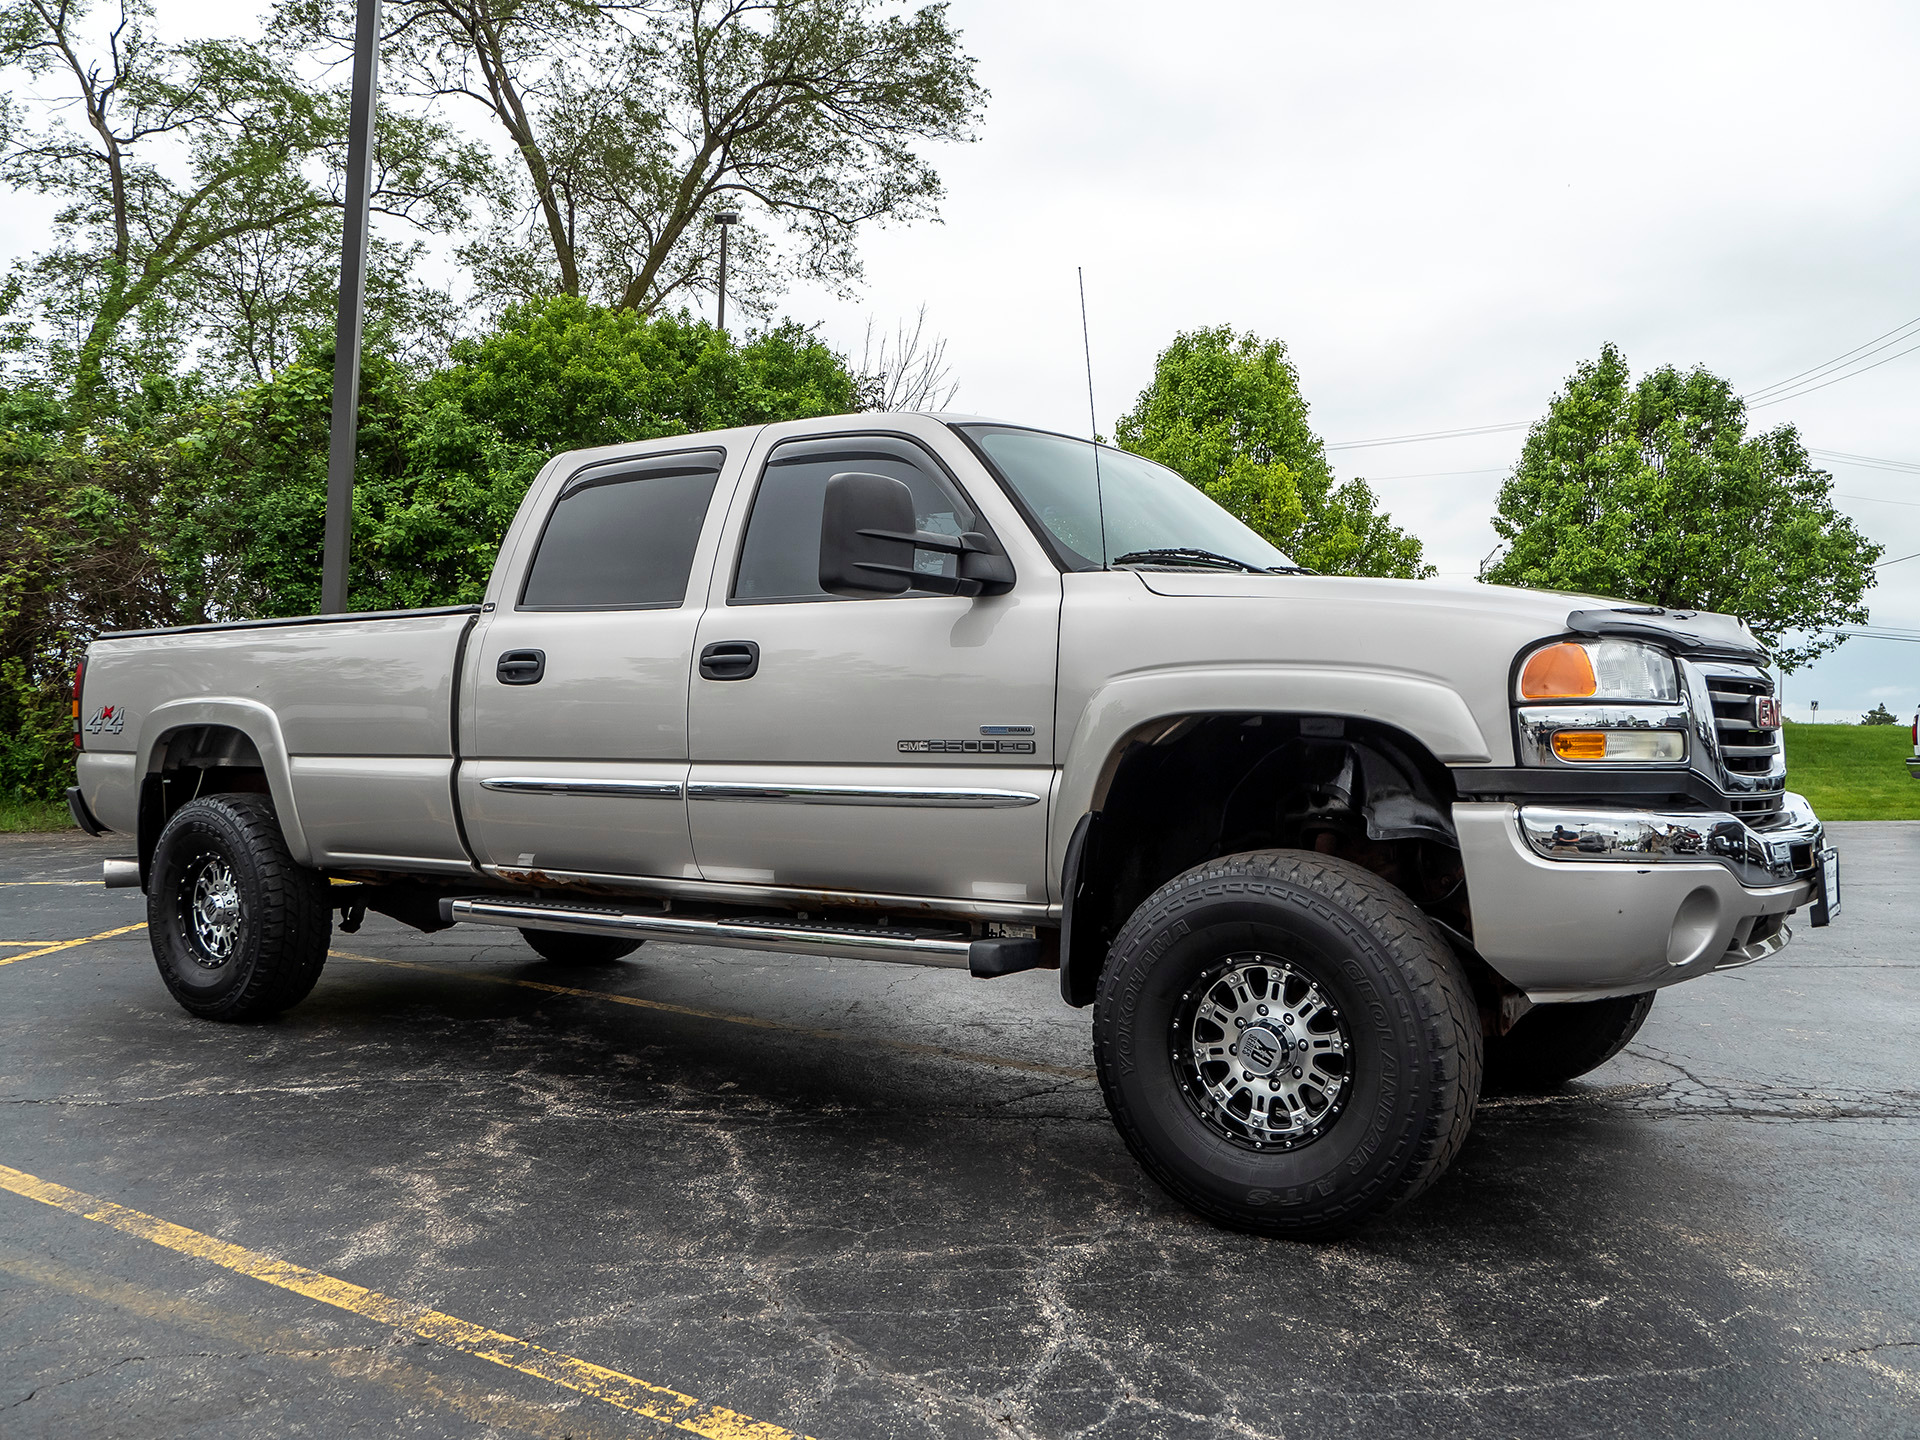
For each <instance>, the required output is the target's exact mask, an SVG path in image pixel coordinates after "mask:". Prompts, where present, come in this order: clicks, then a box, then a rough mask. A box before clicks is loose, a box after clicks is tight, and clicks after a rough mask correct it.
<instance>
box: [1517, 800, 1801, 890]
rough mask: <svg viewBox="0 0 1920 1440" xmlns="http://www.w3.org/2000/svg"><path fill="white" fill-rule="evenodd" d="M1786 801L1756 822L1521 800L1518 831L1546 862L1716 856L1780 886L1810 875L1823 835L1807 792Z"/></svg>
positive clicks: (1742, 876)
mask: <svg viewBox="0 0 1920 1440" xmlns="http://www.w3.org/2000/svg"><path fill="white" fill-rule="evenodd" d="M1785 800H1786V804H1785V806H1784V808H1782V809H1780V810H1778V811H1775V812H1774V813H1773V814H1771V815H1768V816H1766V817H1765V818H1764V819H1763V820H1762V821H1761V823H1760V824H1759V825H1753V824H1750V823H1748V821H1747V819H1746V818H1745V817H1744V816H1740V815H1729V814H1724V813H1714V812H1705V813H1702V812H1700V811H1691V812H1689V811H1675V812H1666V811H1659V810H1612V809H1606V810H1601V809H1597V808H1594V807H1591V806H1589V807H1586V808H1582V809H1565V808H1562V807H1560V806H1553V805H1522V806H1521V807H1520V830H1521V833H1522V834H1524V835H1525V836H1526V837H1527V843H1528V844H1529V845H1531V846H1532V847H1533V848H1534V850H1535V852H1537V853H1538V854H1540V855H1544V856H1545V857H1546V858H1548V859H1549V860H1610V861H1613V862H1615V863H1625V864H1629V865H1644V864H1646V863H1647V862H1648V861H1650V860H1651V861H1676V860H1677V861H1697V860H1713V861H1716V862H1718V863H1719V864H1722V865H1725V866H1726V867H1727V868H1728V869H1729V870H1731V871H1732V872H1733V874H1734V875H1735V877H1736V878H1738V879H1739V881H1740V882H1741V884H1743V885H1752V886H1764V885H1778V884H1781V883H1783V882H1785V881H1789V880H1793V879H1795V878H1796V877H1802V876H1809V875H1811V874H1812V873H1813V867H1814V864H1815V862H1816V859H1817V857H1818V855H1819V853H1820V850H1821V848H1822V846H1823V844H1824V841H1825V838H1826V832H1825V831H1824V830H1823V829H1822V828H1821V826H1820V818H1819V817H1818V816H1817V815H1815V814H1814V813H1813V807H1812V806H1811V805H1809V804H1807V802H1806V800H1805V798H1803V797H1802V796H1799V795H1794V794H1791V793H1789V794H1788V795H1787V796H1785Z"/></svg>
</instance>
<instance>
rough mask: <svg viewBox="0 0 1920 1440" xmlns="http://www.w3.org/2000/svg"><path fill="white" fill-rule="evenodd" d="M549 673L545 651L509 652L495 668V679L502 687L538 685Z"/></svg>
mask: <svg viewBox="0 0 1920 1440" xmlns="http://www.w3.org/2000/svg"><path fill="white" fill-rule="evenodd" d="M546 673H547V652H546V651H544V650H509V651H507V652H506V653H505V654H503V655H502V656H501V657H500V661H499V663H498V664H497V665H495V666H494V667H493V674H494V678H495V679H496V680H498V681H499V682H500V683H501V684H502V685H538V684H539V683H540V677H541V676H542V675H544V674H546Z"/></svg>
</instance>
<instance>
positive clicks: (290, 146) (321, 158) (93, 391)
mask: <svg viewBox="0 0 1920 1440" xmlns="http://www.w3.org/2000/svg"><path fill="white" fill-rule="evenodd" d="M151 19H152V11H151V7H150V5H149V4H148V3H147V0H119V3H118V6H117V9H115V10H114V11H113V12H112V13H111V14H109V15H108V16H107V17H106V18H104V19H102V20H99V21H97V22H96V21H95V19H94V17H93V15H92V14H91V7H90V6H89V5H88V4H87V3H86V0H10V3H0V67H5V68H9V69H14V70H16V71H18V72H20V73H23V74H24V75H25V76H26V78H27V79H28V81H29V82H30V84H31V86H32V89H33V94H34V95H35V96H36V97H37V98H34V99H33V100H31V101H30V102H28V103H27V104H26V105H25V106H23V104H22V102H20V101H19V100H18V99H16V98H13V97H9V99H8V102H7V106H6V109H5V111H4V128H5V146H4V150H0V181H4V182H6V183H8V184H10V185H12V186H14V187H16V188H18V189H23V190H29V191H34V192H37V193H40V194H44V195H51V196H54V197H56V198H57V199H58V201H59V202H60V209H59V211H58V212H57V214H56V217H55V223H54V231H55V233H54V244H53V245H52V246H51V247H50V248H49V249H47V250H45V251H43V252H41V253H40V254H39V255H36V256H34V257H32V258H31V259H30V260H28V261H27V262H25V264H24V265H23V266H22V267H21V269H20V271H19V275H18V279H19V281H20V282H21V286H22V289H23V291H24V299H25V300H26V301H27V302H28V303H30V304H31V305H32V306H33V308H34V310H35V313H36V315H37V318H38V319H39V321H40V323H41V326H42V327H43V328H44V330H45V331H46V333H47V335H48V337H49V339H48V344H47V347H46V354H45V356H44V357H43V363H44V364H45V366H46V369H45V370H44V371H43V372H42V378H43V379H46V378H50V376H51V374H52V373H55V372H57V373H60V374H63V375H65V376H67V377H69V378H70V382H71V391H72V395H73V397H74V399H75V401H76V402H77V403H76V404H75V406H74V407H73V409H72V412H71V418H72V419H73V420H75V421H76V422H81V423H84V422H85V421H86V420H87V419H88V418H89V417H90V416H92V415H93V414H95V413H97V412H99V411H100V410H101V409H102V407H103V405H106V404H107V402H108V396H109V389H110V386H111V385H112V384H113V383H114V382H115V381H116V378H117V381H118V384H119V385H120V386H121V388H123V389H124V388H126V387H128V386H130V385H131V384H132V383H133V382H134V381H135V380H137V378H138V377H139V376H140V375H142V374H143V373H146V372H147V371H149V370H152V369H155V368H156V367H157V368H159V369H162V370H171V369H172V368H173V363H172V362H173V361H174V359H175V357H176V356H177V355H178V352H179V350H180V348H181V342H182V340H183V338H186V339H193V338H198V337H199V336H200V335H201V334H202V333H203V331H204V330H205V329H206V328H207V324H208V321H207V311H208V309H209V307H210V306H213V307H217V306H218V305H219V303H220V301H221V300H222V298H223V297H224V296H225V295H226V294H227V292H228V291H230V290H231V289H232V288H233V287H231V286H226V287H222V286H221V285H218V284H215V285H211V286H209V285H206V284H204V283H202V282H204V281H205V280H207V279H208V278H209V276H210V275H212V276H219V275H222V274H226V275H229V276H230V275H231V274H232V273H233V272H235V271H236V270H239V271H242V272H245V271H246V270H248V269H252V270H253V271H254V272H255V273H256V274H258V275H260V276H263V277H267V276H272V275H273V274H274V272H275V267H274V266H273V265H269V266H267V267H265V268H264V269H263V268H262V267H261V266H260V265H259V264H258V263H257V257H256V263H253V264H251V265H250V264H249V260H248V255H247V253H245V248H246V247H247V246H249V245H252V246H253V247H254V249H255V251H257V250H258V248H259V246H261V245H263V244H271V245H272V246H273V247H275V249H276V251H277V253H278V255H279V256H280V257H281V259H280V267H281V268H284V269H290V270H291V271H293V272H297V273H296V274H294V275H290V276H285V277H281V280H280V283H279V284H278V287H277V288H278V291H279V292H284V293H283V294H281V295H280V296H278V297H277V298H281V299H284V295H285V294H294V293H298V292H299V291H300V290H301V289H302V288H303V287H304V289H305V290H306V291H307V292H308V301H307V308H308V309H311V308H312V306H313V303H314V302H313V299H312V295H311V292H312V290H313V288H314V287H313V283H312V281H313V274H314V272H315V271H316V270H319V271H324V270H325V269H326V268H327V266H328V265H329V264H331V265H332V266H334V267H336V268H337V266H338V259H337V253H338V244H339V241H338V233H339V226H338V221H337V220H330V223H318V222H319V221H320V218H321V217H323V216H325V217H331V216H333V215H336V214H337V212H338V210H339V205H340V176H341V174H342V173H343V171H344V168H345V150H346V128H347V127H346V119H347V102H346V96H345V94H344V92H343V91H342V90H340V89H339V88H337V87H336V88H326V87H321V86H315V85H310V84H307V83H306V82H304V81H303V80H302V79H300V78H299V75H298V68H297V66H295V65H294V64H292V63H291V62H290V59H289V57H287V56H285V55H276V54H274V53H271V52H269V51H268V50H266V49H264V48H262V47H261V46H259V45H255V44H251V43H248V42H246V41H242V40H191V41H185V42H182V43H178V44H171V43H167V42H165V41H162V40H161V39H159V38H157V37H156V36H155V34H154V33H153V31H152V28H151ZM375 149H376V154H375V157H374V160H375V171H376V179H375V191H374V201H373V204H374V207H375V208H376V209H377V210H378V211H380V212H381V213H383V214H388V215H394V216H399V217H401V218H403V219H406V220H408V221H411V222H413V223H414V224H416V225H419V226H423V227H427V228H434V229H446V228H450V227H452V226H454V225H456V224H458V223H459V222H461V221H462V220H464V218H465V216H466V213H467V208H468V206H467V199H468V196H469V195H470V193H471V192H472V191H473V189H474V188H475V187H476V186H477V185H479V184H480V183H481V182H482V181H483V180H484V179H485V177H486V175H487V174H488V171H489V163H488V162H487V160H486V158H485V156H484V153H483V152H482V151H481V150H480V149H479V148H478V147H475V146H471V145H465V144H461V143H457V142H455V141H453V140H452V139H451V138H450V136H449V132H447V131H445V130H444V129H443V128H441V127H439V126H437V125H434V124H431V123H428V122H426V121H424V120H421V119H419V118H418V117H413V116H408V115H405V114H400V113H397V112H392V111H389V112H387V113H384V114H383V115H382V117H381V125H380V130H379V135H378V139H377V143H376V147H375ZM375 268H376V276H377V277H378V276H379V275H380V274H381V271H382V267H380V266H376V267H375ZM384 268H385V269H386V270H388V271H391V270H392V268H393V267H392V266H391V265H388V266H386V267H384ZM242 288H243V289H244V288H245V287H242ZM254 288H255V290H256V291H257V288H258V287H254ZM269 288H273V287H269ZM269 298H270V299H272V298H276V297H269ZM255 299H256V302H257V301H258V299H259V296H258V295H257V294H256V296H255ZM282 308H284V307H282ZM225 318H226V319H227V320H228V321H229V322H230V323H231V324H232V325H238V326H239V327H241V328H242V329H244V328H246V327H247V324H248V321H249V316H248V314H247V313H246V312H245V311H244V309H242V310H229V311H227V312H226V315H225ZM215 328H217V327H215ZM130 331H131V334H130V333H129V332H130ZM229 340H230V341H231V337H229ZM255 348H256V349H257V348H258V347H255ZM227 349H228V351H232V350H233V349H234V346H233V345H232V344H231V343H229V345H228V346H227ZM238 349H239V351H241V352H244V351H245V350H246V349H247V346H246V344H245V343H244V342H242V343H240V344H239V346H238ZM116 370H117V371H118V372H119V374H118V376H117V377H116V375H115V371H116Z"/></svg>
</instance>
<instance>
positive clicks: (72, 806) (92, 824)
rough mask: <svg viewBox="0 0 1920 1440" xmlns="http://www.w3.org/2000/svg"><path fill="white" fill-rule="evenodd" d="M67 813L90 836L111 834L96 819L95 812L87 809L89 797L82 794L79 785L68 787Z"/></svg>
mask: <svg viewBox="0 0 1920 1440" xmlns="http://www.w3.org/2000/svg"><path fill="white" fill-rule="evenodd" d="M67 813H68V814H69V815H71V816H73V823H74V824H76V825H78V826H79V827H80V828H81V829H82V830H84V831H86V832H87V834H89V835H105V834H108V833H110V832H109V831H108V830H107V827H106V826H104V825H102V824H101V823H100V822H99V821H98V820H97V819H95V818H94V814H93V811H91V810H89V809H88V808H87V797H86V796H84V795H82V794H81V793H80V787H79V786H78V785H69V786H68V787H67Z"/></svg>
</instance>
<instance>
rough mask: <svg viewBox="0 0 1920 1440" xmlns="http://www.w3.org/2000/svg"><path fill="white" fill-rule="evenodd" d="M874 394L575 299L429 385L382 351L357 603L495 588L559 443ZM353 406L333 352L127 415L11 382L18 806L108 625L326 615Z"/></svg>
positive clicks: (782, 331)
mask: <svg viewBox="0 0 1920 1440" xmlns="http://www.w3.org/2000/svg"><path fill="white" fill-rule="evenodd" d="M854 393H855V380H854V377H853V376H852V375H851V374H850V373H849V372H848V369H847V367H846V365H845V363H844V362H843V361H842V360H841V359H840V357H838V356H837V355H835V354H834V353H833V352H832V351H830V350H829V349H827V348H826V347H825V346H824V345H822V344H820V343H819V342H818V341H817V340H815V339H814V338H813V337H812V335H811V334H810V333H809V332H808V331H806V330H805V329H804V328H802V327H800V326H797V325H791V324H788V325H782V326H779V327H777V328H775V329H773V330H771V331H769V332H767V333H765V334H762V335H759V336H756V337H753V338H751V339H749V340H747V341H746V342H745V343H740V344H736V343H735V342H734V341H732V340H731V339H729V338H728V337H727V336H726V335H723V334H721V333H720V332H719V331H717V330H715V329H714V328H713V327H711V326H709V325H706V324H703V323H699V322H695V321H692V320H690V319H688V318H686V317H685V316H679V317H667V318H664V319H656V320H648V319H644V318H641V317H639V316H636V315H634V314H633V313H631V312H629V311H614V310H609V309H606V308H603V307H600V306H596V305H592V304H590V303H588V302H586V301H583V300H579V299H574V298H560V299H556V300H551V301H547V302H544V303H540V304H529V305H524V306H520V307H517V308H516V309H513V310H511V311H509V312H508V313H507V314H506V315H505V317H504V318H503V319H502V320H501V322H500V323H499V325H498V326H497V327H496V328H495V329H494V330H493V331H492V332H490V333H489V334H487V335H484V336H481V337H479V338H477V339H473V340H469V341H464V342H461V343H460V344H458V345H456V346H455V347H454V352H453V355H452V359H451V363H449V364H448V365H447V366H445V367H443V368H442V369H440V370H438V371H436V372H434V373H431V374H429V375H427V376H425V377H424V378H420V377H417V376H415V375H413V374H412V373H410V372H409V371H407V370H406V369H404V368H403V367H402V366H400V365H398V364H396V363H395V362H393V361H392V360H391V359H387V358H383V357H380V356H370V357H369V358H368V360H367V362H366V364H365V366H364V367H363V373H362V379H361V392H360V437H359V438H360V454H359V460H358V463H357V466H356V470H355V480H354V511H353V548H352V558H351V564H350V569H349V575H348V595H349V604H350V606H351V607H352V608H353V609H356V610H390V609H405V608H410V607H415V606H425V605H446V604H461V603H468V602H472V601H475V600H478V599H479V598H480V596H481V594H482V592H483V591H484V590H485V588H486V583H487V576H488V573H489V572H490V571H491V569H492V567H493V559H494V555H495V553H496V552H497V551H498V549H499V546H500V541H501V539H502V537H503V536H504V535H505V534H506V529H507V525H508V524H509V522H511V520H512V519H513V515H514V512H515V510H516V509H517V508H518V507H519V504H520V500H521V498H522V497H523V496H524V495H525V494H526V491H527V487H528V485H529V484H531V483H532V481H533V479H534V477H535V476H536V475H537V474H538V473H539V471H540V468H541V466H542V465H544V464H545V463H546V461H547V459H548V457H549V456H550V455H552V454H554V453H556V452H558V451H561V450H569V449H579V448H584V447H589V446H596V445H613V444H620V443H624V442H628V441H634V440H645V439H653V438H656V437H660V436H668V435H676V434H684V433H689V432H693V431H699V430H707V429H720V428H725V427H729V426H734V425H753V424H761V423H764V422H767V421H772V420H785V419H799V418H803V417H807V416H813V415H828V414H836V413H840V412H843V411H846V410H849V409H851V408H853V405H854ZM331 404H332V357H331V356H330V355H327V354H324V353H319V352H316V353H312V354H310V355H308V356H307V357H305V358H304V359H302V360H301V361H299V362H297V363H295V364H293V365H290V366H288V367H287V368H285V369H284V370H282V371H281V372H280V373H279V374H278V375H276V376H275V377H274V378H273V379H272V380H270V381H268V382H267V383H265V384H262V385H257V386H252V387H248V388H246V389H241V390H236V391H233V392H230V393H226V394H217V395H208V394H205V393H201V392H198V391H193V390H190V389H187V388H184V387H180V386H167V387H164V388H159V387H157V388H154V389H152V390H151V391H149V392H143V393H142V394H141V395H140V396H138V397H135V399H134V401H132V402H131V403H129V404H128V405H126V406H124V407H123V408H122V410H121V413H120V414H119V415H118V416H117V417H116V418H115V419H114V420H112V421H111V422H104V421H94V422H91V423H88V424H84V425H83V424H81V423H80V422H78V421H76V419H75V417H74V416H73V414H72V413H71V412H70V411H69V410H68V409H67V408H66V407H65V406H64V405H63V404H62V403H61V402H59V401H57V400H54V399H50V398H48V397H47V396H45V395H43V394H40V393H38V392H35V391H29V390H19V391H12V392H7V391H0V565H3V566H4V569H3V571H0V797H11V798H16V799H22V800H25V799H35V798H39V799H51V798H53V797H55V796H57V795H58V794H59V792H60V790H61V788H62V787H64V786H65V785H67V784H70V783H72V781H71V775H72V769H73V752H72V747H71V742H70V739H69V737H70V733H71V726H70V724H69V715H68V709H69V700H70V692H69V688H68V687H69V683H70V680H71V676H72V671H73V666H74V663H75V662H76V661H77V660H78V659H79V657H80V655H81V654H82V653H84V650H85V647H86V642H87V640H88V639H89V638H91V637H92V636H93V635H96V634H98V633H99V632H101V631H103V630H115V629H137V628H147V627H151V626H160V625H177V624H193V623H199V622H204V621H210V620H213V621H217V620H233V619H245V618H255V617H267V616H279V615H304V614H312V613H314V612H315V611H316V610H318V609H319V603H320V560H321V549H322V540H323V535H324V528H325V522H326V498H327V434H328V425H329V419H330V415H331Z"/></svg>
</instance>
